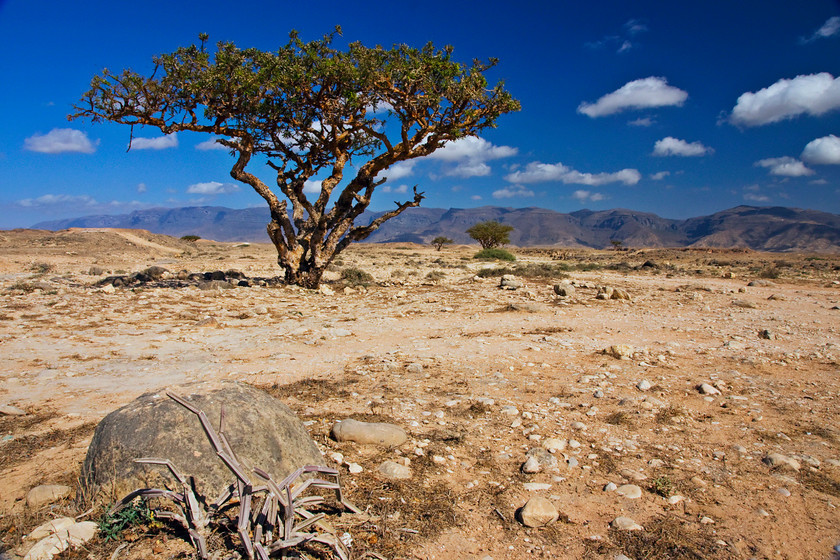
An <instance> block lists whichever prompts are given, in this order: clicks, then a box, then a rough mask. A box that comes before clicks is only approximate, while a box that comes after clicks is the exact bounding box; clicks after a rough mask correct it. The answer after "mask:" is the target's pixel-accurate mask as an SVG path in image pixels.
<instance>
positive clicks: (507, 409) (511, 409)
mask: <svg viewBox="0 0 840 560" xmlns="http://www.w3.org/2000/svg"><path fill="white" fill-rule="evenodd" d="M499 412H501V413H502V414H507V415H508V416H516V415H518V414H519V409H518V408H516V407H515V406H503V407H502V408H500V409H499Z"/></svg>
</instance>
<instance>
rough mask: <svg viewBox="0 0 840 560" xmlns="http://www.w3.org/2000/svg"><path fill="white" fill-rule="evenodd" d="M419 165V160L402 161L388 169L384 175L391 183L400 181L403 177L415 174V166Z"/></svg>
mask: <svg viewBox="0 0 840 560" xmlns="http://www.w3.org/2000/svg"><path fill="white" fill-rule="evenodd" d="M416 164H417V160H410V161H401V162H399V163H395V164H394V165H392V166H391V167H389V168H388V169H386V170H385V171H384V172H383V174H384V175H385V176H386V177H387V178H388V180H389V181H396V180H398V179H402V178H403V177H408V176H410V175H411V174H412V173H414V166H415V165H416Z"/></svg>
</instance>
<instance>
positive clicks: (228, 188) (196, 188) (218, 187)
mask: <svg viewBox="0 0 840 560" xmlns="http://www.w3.org/2000/svg"><path fill="white" fill-rule="evenodd" d="M238 190H239V187H238V186H237V185H234V184H233V183H219V182H217V181H210V182H208V183H195V184H194V185H190V186H189V187H187V193H189V194H208V195H216V194H230V193H232V192H236V191H238Z"/></svg>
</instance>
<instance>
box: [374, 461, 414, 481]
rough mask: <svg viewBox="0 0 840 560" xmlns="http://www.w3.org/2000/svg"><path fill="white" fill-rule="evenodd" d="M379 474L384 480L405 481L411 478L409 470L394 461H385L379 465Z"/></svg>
mask: <svg viewBox="0 0 840 560" xmlns="http://www.w3.org/2000/svg"><path fill="white" fill-rule="evenodd" d="M379 472H380V473H381V474H382V475H383V476H385V477H386V478H393V479H397V480H405V479H408V478H411V469H410V468H408V467H407V466H405V465H401V464H399V463H395V462H394V461H385V462H384V463H382V464H381V465H379Z"/></svg>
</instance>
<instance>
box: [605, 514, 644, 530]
mask: <svg viewBox="0 0 840 560" xmlns="http://www.w3.org/2000/svg"><path fill="white" fill-rule="evenodd" d="M610 527H612V528H613V529H615V530H617V531H643V530H644V527H642V526H641V525H639V524H638V523H636V522H635V521H633V520H632V519H630V518H629V517H616V518H615V519H613V520H612V521H611V522H610Z"/></svg>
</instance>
